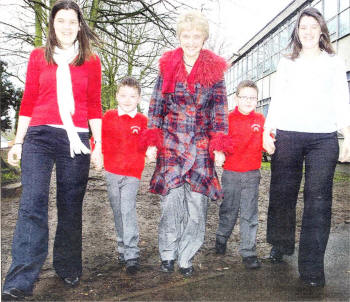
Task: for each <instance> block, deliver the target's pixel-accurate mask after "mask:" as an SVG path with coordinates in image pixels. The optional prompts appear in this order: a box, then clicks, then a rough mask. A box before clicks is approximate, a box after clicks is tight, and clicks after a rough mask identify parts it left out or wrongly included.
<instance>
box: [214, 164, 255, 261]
mask: <svg viewBox="0 0 350 302" xmlns="http://www.w3.org/2000/svg"><path fill="white" fill-rule="evenodd" d="M260 177H261V176H260V170H253V171H248V172H233V171H228V170H224V172H223V174H222V178H221V183H222V187H223V192H224V199H223V201H222V203H221V205H220V211H219V227H218V230H217V232H216V238H217V240H218V241H219V242H221V243H226V242H227V240H228V238H229V237H230V235H231V233H232V230H233V228H234V226H235V224H236V221H237V217H238V212H239V211H240V236H241V240H240V247H239V253H240V255H241V256H242V257H250V256H256V232H257V228H258V195H259V183H260Z"/></svg>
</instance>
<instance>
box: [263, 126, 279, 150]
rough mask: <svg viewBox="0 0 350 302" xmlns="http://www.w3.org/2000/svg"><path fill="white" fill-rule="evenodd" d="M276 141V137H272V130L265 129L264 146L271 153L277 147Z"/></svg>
mask: <svg viewBox="0 0 350 302" xmlns="http://www.w3.org/2000/svg"><path fill="white" fill-rule="evenodd" d="M275 141H276V139H274V138H273V137H271V135H270V131H264V134H263V148H264V149H265V150H266V152H267V153H268V154H270V155H272V154H274V153H275V149H276V147H275Z"/></svg>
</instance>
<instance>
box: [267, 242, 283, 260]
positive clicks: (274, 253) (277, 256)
mask: <svg viewBox="0 0 350 302" xmlns="http://www.w3.org/2000/svg"><path fill="white" fill-rule="evenodd" d="M269 259H270V261H271V262H272V263H280V262H282V261H283V253H282V252H281V251H280V250H279V249H278V248H277V247H275V246H273V247H272V248H271V252H270V257H269Z"/></svg>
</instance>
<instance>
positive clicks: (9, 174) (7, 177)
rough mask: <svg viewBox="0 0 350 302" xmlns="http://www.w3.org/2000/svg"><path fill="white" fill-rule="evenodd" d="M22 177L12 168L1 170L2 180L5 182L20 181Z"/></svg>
mask: <svg viewBox="0 0 350 302" xmlns="http://www.w3.org/2000/svg"><path fill="white" fill-rule="evenodd" d="M20 179H21V177H20V175H18V174H16V173H14V172H13V171H11V170H7V169H3V170H2V171H1V182H2V183H3V184H7V183H12V182H17V181H20Z"/></svg>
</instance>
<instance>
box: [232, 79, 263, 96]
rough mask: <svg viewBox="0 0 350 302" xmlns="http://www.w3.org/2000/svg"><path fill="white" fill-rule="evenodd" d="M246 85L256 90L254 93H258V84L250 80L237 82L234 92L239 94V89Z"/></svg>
mask: <svg viewBox="0 0 350 302" xmlns="http://www.w3.org/2000/svg"><path fill="white" fill-rule="evenodd" d="M246 87H250V88H254V89H255V90H256V94H258V93H259V89H258V86H257V85H256V84H255V82H253V81H251V80H244V81H241V82H239V84H238V86H237V90H236V94H237V95H239V93H240V91H241V89H243V88H246Z"/></svg>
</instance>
